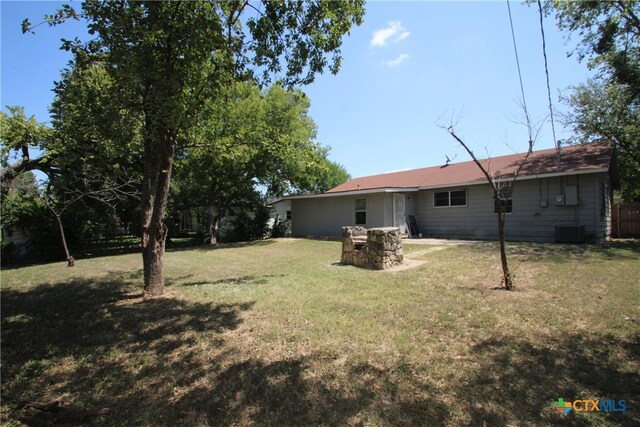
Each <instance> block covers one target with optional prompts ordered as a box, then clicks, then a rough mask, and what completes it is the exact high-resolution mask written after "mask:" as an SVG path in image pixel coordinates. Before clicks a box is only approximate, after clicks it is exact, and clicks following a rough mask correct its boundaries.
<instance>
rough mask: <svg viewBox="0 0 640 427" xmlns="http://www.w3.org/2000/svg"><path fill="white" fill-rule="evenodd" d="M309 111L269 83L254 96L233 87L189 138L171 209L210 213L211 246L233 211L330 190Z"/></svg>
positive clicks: (245, 87)
mask: <svg viewBox="0 0 640 427" xmlns="http://www.w3.org/2000/svg"><path fill="white" fill-rule="evenodd" d="M309 106H310V104H309V100H308V98H307V97H306V96H305V95H304V94H303V93H302V92H301V91H299V90H286V89H285V88H283V87H282V86H281V85H279V84H276V85H274V86H272V87H270V88H269V89H268V90H266V91H265V92H261V91H260V89H259V88H258V86H257V85H255V84H253V83H237V84H236V85H234V86H233V87H231V88H229V92H228V93H227V94H226V95H225V96H224V97H222V99H221V100H219V101H217V102H212V103H210V104H209V106H208V108H206V109H204V110H203V119H202V122H201V124H200V125H199V126H198V127H197V128H196V129H194V131H193V133H192V134H191V135H190V138H189V139H190V140H191V141H197V143H196V144H195V146H192V147H190V148H189V149H188V150H187V151H186V152H185V153H184V154H183V155H178V156H177V161H176V185H175V189H176V190H177V191H175V192H174V194H175V196H174V203H177V204H179V205H181V206H182V208H183V209H184V208H189V207H203V206H207V207H209V212H208V214H209V215H208V217H209V223H208V226H207V235H208V238H207V242H208V243H210V244H216V243H217V240H216V235H217V230H218V224H219V222H220V220H221V219H222V218H223V217H224V216H225V215H226V214H227V213H229V212H231V211H232V210H235V211H239V210H242V209H251V210H254V209H256V208H257V207H258V206H256V204H257V203H258V204H264V199H265V197H271V198H273V197H281V196H283V195H284V194H289V193H292V192H300V191H305V190H307V189H309V188H312V187H317V186H319V185H327V184H331V182H330V180H331V178H333V176H332V175H330V171H329V168H330V167H331V166H330V164H329V163H328V161H327V160H326V153H327V150H326V149H325V148H323V147H321V146H320V145H319V144H317V143H316V142H315V135H316V126H315V124H314V123H313V120H312V119H311V118H310V117H309V115H308V110H309ZM220 124H223V125H222V126H221V125H220ZM320 181H323V183H322V184H318V183H319V182H320ZM259 193H263V194H262V196H261V194H259Z"/></svg>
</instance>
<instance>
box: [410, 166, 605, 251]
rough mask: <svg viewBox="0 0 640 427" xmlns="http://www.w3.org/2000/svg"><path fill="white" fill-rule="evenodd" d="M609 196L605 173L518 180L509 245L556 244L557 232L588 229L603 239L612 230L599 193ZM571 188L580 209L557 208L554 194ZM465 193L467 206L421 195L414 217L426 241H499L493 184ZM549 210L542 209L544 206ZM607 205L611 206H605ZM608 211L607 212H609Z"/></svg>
mask: <svg viewBox="0 0 640 427" xmlns="http://www.w3.org/2000/svg"><path fill="white" fill-rule="evenodd" d="M603 185H604V187H605V191H607V192H608V191H610V190H609V189H608V188H609V184H608V177H607V175H606V174H585V175H573V176H563V177H554V178H542V179H529V180H523V181H518V182H517V183H516V184H515V186H514V190H513V213H511V214H507V219H506V225H505V233H506V237H507V239H509V240H522V241H540V242H553V241H555V227H556V226H562V225H584V226H585V232H586V235H587V236H589V237H592V238H599V237H602V236H603V235H604V234H605V233H606V232H607V230H608V227H609V226H610V225H607V224H608V223H609V222H610V219H609V218H610V217H609V213H608V211H605V212H604V215H601V213H600V212H601V209H600V203H601V200H602V199H601V194H600V193H599V191H600V189H601V188H602V186H603ZM567 186H577V187H578V205H576V206H556V203H555V196H556V194H565V189H566V187H567ZM461 188H466V190H467V206H464V207H438V208H436V207H434V206H433V193H434V192H435V191H443V190H445V189H439V190H425V191H420V192H419V193H418V196H417V200H416V214H417V215H416V216H417V219H418V224H419V226H420V229H421V231H422V233H423V235H425V236H430V237H448V238H467V239H469V238H470V239H489V240H495V239H497V235H498V232H497V228H498V225H497V220H496V217H495V214H494V213H493V195H492V192H491V189H490V187H489V185H473V186H468V187H458V188H455V189H461ZM605 199H607V198H605ZM541 200H547V203H548V206H547V207H541V206H540V201H541ZM607 203H609V202H607ZM606 209H609V211H610V207H608V208H606V207H605V210H606Z"/></svg>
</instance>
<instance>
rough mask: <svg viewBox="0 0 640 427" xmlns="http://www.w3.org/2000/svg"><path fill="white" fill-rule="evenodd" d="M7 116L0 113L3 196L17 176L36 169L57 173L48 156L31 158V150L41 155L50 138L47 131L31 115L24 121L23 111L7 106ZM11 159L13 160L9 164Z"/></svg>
mask: <svg viewBox="0 0 640 427" xmlns="http://www.w3.org/2000/svg"><path fill="white" fill-rule="evenodd" d="M7 110H9V114H6V113H5V112H2V111H0V142H1V143H2V144H0V155H1V163H2V164H1V165H0V186H1V187H2V192H3V194H6V189H8V188H9V187H10V186H11V182H12V181H13V180H14V179H15V178H16V177H17V176H19V175H20V174H22V173H25V172H29V171H35V170H39V171H41V172H44V173H45V174H47V175H48V176H53V175H55V174H56V173H57V169H56V167H55V166H54V165H53V164H52V156H50V155H47V154H43V155H41V156H40V157H36V158H32V151H33V150H36V151H38V152H40V153H41V154H42V151H43V150H44V148H45V146H46V144H47V142H48V141H49V140H50V139H51V129H50V128H48V127H47V126H46V125H45V124H44V123H39V122H38V121H37V120H36V118H35V116H31V117H29V118H27V116H26V115H25V113H24V108H23V107H19V106H9V105H7ZM12 157H13V158H14V159H15V160H17V161H15V162H14V163H13V164H10V162H11V161H12Z"/></svg>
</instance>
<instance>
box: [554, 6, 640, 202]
mask: <svg viewBox="0 0 640 427" xmlns="http://www.w3.org/2000/svg"><path fill="white" fill-rule="evenodd" d="M545 6H546V11H547V13H555V16H556V19H557V22H558V26H559V27H560V28H561V29H563V30H566V31H568V32H569V33H570V34H572V35H573V34H577V35H578V36H579V37H580V39H581V43H580V45H579V47H578V48H577V49H576V52H577V53H578V57H579V59H580V60H583V59H588V61H589V66H590V67H591V68H592V69H596V70H598V71H599V74H598V75H597V77H596V78H593V79H590V80H589V81H587V82H586V83H583V84H580V85H578V86H576V87H575V88H574V89H573V93H572V94H570V95H569V96H567V97H565V98H564V102H565V103H566V104H567V105H569V106H570V107H571V108H572V111H571V112H570V113H569V114H568V115H566V117H565V123H566V124H568V125H569V126H572V127H573V129H574V131H575V132H576V134H577V138H575V139H577V140H578V141H580V142H588V141H590V140H594V139H599V138H606V139H610V140H612V141H614V142H615V143H616V146H617V150H618V163H619V172H620V179H621V195H622V197H623V199H625V200H627V201H631V200H640V190H639V188H640V173H639V172H638V171H639V170H640V142H639V141H640V122H639V120H640V119H639V117H640V114H639V113H640V108H639V106H640V18H639V16H640V2H638V1H637V0H629V1H624V2H623V1H573V2H566V1H552V2H549V3H546V5H545Z"/></svg>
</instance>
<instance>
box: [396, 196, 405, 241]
mask: <svg viewBox="0 0 640 427" xmlns="http://www.w3.org/2000/svg"><path fill="white" fill-rule="evenodd" d="M404 211H405V209H404V194H394V195H393V226H394V227H400V232H401V233H406V232H407V225H406V219H405V215H404Z"/></svg>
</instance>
